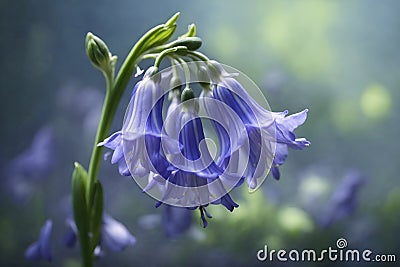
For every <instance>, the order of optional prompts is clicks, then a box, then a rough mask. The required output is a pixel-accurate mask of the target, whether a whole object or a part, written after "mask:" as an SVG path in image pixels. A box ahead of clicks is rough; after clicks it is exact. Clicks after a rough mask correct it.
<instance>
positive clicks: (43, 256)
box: [25, 220, 53, 261]
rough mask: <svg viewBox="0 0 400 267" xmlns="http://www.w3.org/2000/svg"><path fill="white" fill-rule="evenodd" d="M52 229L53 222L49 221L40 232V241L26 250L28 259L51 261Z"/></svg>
mask: <svg viewBox="0 0 400 267" xmlns="http://www.w3.org/2000/svg"><path fill="white" fill-rule="evenodd" d="M52 229H53V222H52V221H51V220H47V221H46V222H45V224H44V225H43V227H42V229H41V230H40V236H39V240H38V241H36V242H35V243H33V244H31V245H30V246H29V247H28V248H27V249H26V251H25V258H26V259H28V260H46V261H51V251H50V237H51V231H52Z"/></svg>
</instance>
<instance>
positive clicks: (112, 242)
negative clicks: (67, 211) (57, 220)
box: [64, 214, 136, 256]
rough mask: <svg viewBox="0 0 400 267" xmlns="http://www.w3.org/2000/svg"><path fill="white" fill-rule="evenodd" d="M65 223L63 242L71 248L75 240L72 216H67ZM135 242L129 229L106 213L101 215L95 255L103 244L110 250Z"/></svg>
mask: <svg viewBox="0 0 400 267" xmlns="http://www.w3.org/2000/svg"><path fill="white" fill-rule="evenodd" d="M66 225H67V227H68V232H67V233H66V234H65V236H64V244H65V245H66V246H67V247H69V248H72V247H74V246H75V244H76V241H77V228H76V224H75V222H74V220H73V219H72V218H67V220H66ZM135 243H136V238H135V237H134V236H133V235H132V234H131V233H130V232H129V230H128V229H127V228H126V227H125V226H124V225H123V224H122V223H120V222H119V221H117V220H115V219H114V218H112V217H111V216H109V215H108V214H104V215H103V222H102V225H101V237H100V244H99V246H98V248H97V253H95V254H96V255H97V256H100V255H101V254H102V249H101V247H103V246H105V247H107V248H108V249H109V250H111V251H115V252H117V251H122V250H124V249H125V248H126V247H128V246H133V245H134V244H135Z"/></svg>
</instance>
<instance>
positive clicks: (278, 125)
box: [212, 62, 310, 189]
mask: <svg viewBox="0 0 400 267" xmlns="http://www.w3.org/2000/svg"><path fill="white" fill-rule="evenodd" d="M213 64H214V66H215V68H214V70H213V72H212V79H213V83H214V86H213V87H212V97H213V98H215V99H216V100H218V101H221V102H223V103H225V104H226V105H228V106H229V107H230V108H231V109H232V110H233V111H234V112H235V113H236V114H237V115H238V116H239V118H240V123H241V124H244V125H245V128H246V135H247V139H248V142H249V143H248V146H245V147H243V148H245V149H246V150H248V154H247V158H246V157H245V158H240V159H237V160H238V161H239V162H240V161H243V160H245V161H247V163H248V164H245V165H246V166H247V168H246V170H245V171H244V172H243V176H244V177H245V178H246V180H247V183H248V186H249V187H250V188H251V189H254V188H256V187H257V186H258V184H259V183H258V182H257V179H260V178H261V179H263V177H264V176H265V175H266V173H267V172H268V170H269V168H270V167H272V168H271V172H272V174H273V176H274V177H275V178H276V179H279V170H278V168H277V167H278V166H279V165H282V164H283V162H284V161H285V159H286V156H287V154H288V153H287V148H288V147H290V148H293V149H303V148H305V147H307V146H309V144H310V142H309V141H307V140H306V139H304V138H296V136H295V134H294V133H293V131H294V129H295V128H297V127H298V126H299V125H301V124H302V123H304V121H305V119H306V115H307V111H308V110H304V111H302V112H300V113H297V114H294V115H291V116H288V117H285V116H286V115H287V111H285V112H281V113H275V112H271V111H269V110H266V109H264V108H263V107H261V106H260V105H259V104H258V103H257V102H256V101H255V100H254V99H253V98H252V97H251V96H250V95H249V94H248V93H247V91H246V90H245V89H244V88H243V86H242V85H241V84H240V83H239V82H238V81H237V80H236V79H235V78H234V77H233V75H231V74H228V73H227V72H226V71H225V70H224V69H223V68H222V66H221V65H220V64H219V63H215V62H214V63H213ZM237 123H238V122H237ZM239 128H240V127H239ZM216 131H220V130H219V129H216ZM236 138H239V137H236ZM239 143H240V142H239ZM235 153H236V154H239V153H240V151H239V150H238V151H233V152H232V153H231V155H229V157H228V158H226V160H231V159H232V157H233V156H235ZM235 157H239V156H238V155H236V156H235ZM239 165H240V164H238V166H239Z"/></svg>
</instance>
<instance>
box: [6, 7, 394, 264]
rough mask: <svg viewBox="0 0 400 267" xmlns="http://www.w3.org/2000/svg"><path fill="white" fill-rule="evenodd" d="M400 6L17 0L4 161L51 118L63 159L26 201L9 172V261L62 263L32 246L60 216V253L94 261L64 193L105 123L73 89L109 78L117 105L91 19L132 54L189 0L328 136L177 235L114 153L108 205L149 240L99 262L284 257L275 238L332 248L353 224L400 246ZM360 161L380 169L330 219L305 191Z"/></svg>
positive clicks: (311, 127) (9, 29)
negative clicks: (66, 238) (94, 56)
mask: <svg viewBox="0 0 400 267" xmlns="http://www.w3.org/2000/svg"><path fill="white" fill-rule="evenodd" d="M399 10H400V2H399V1H395V0H393V1H389V0H383V1H372V0H365V1H362V0H358V1H357V0H349V1H345V0H342V1H303V0H298V1H265V0H252V1H243V0H242V1H231V0H220V1H212V0H203V1H193V0H192V1H179V0H168V1H155V0H149V1H134V0H120V1H105V0H99V1H92V0H88V1H77V0H68V1H50V0H40V1H32V0H31V1H28V0H21V1H10V0H1V1H0V27H1V31H0V40H1V42H0V51H1V61H0V70H1V76H0V107H1V113H0V122H1V125H2V128H1V131H0V137H1V138H0V140H2V146H1V153H0V167H2V168H3V169H6V168H5V167H4V166H7V164H8V163H9V162H10V161H11V160H12V159H13V158H15V157H17V155H18V154H19V153H21V151H23V150H24V149H26V148H27V147H28V146H29V145H30V143H31V142H32V138H33V136H34V134H35V133H36V132H37V130H38V129H40V128H41V127H42V126H44V125H50V127H52V129H54V132H55V136H56V140H57V145H56V151H57V164H56V168H55V169H54V170H53V171H52V172H51V173H50V174H49V175H48V177H43V179H38V180H37V181H35V188H34V191H33V193H32V194H31V195H30V196H29V197H28V198H26V199H24V200H23V201H16V200H15V198H14V197H13V195H12V193H11V189H10V188H9V187H8V186H7V183H6V182H5V181H9V180H10V179H13V177H12V174H8V173H7V172H4V171H3V172H2V173H1V183H2V185H1V196H0V200H1V202H0V265H1V266H50V265H49V264H48V263H42V262H33V263H32V262H27V261H25V260H24V259H23V254H24V250H25V248H26V247H27V246H28V245H29V244H30V243H31V242H33V241H34V240H35V239H36V238H37V235H38V232H39V230H40V227H41V225H42V224H43V223H44V221H45V220H46V218H49V217H50V218H52V219H53V221H54V224H55V228H54V233H53V236H52V243H53V254H54V261H53V263H52V265H53V266H65V267H73V266H78V264H79V251H78V249H77V248H75V249H73V250H68V249H66V248H64V247H63V245H62V236H63V233H64V232H65V227H64V219H65V217H66V216H67V213H65V212H61V211H60V210H63V208H60V207H63V206H65V203H66V202H68V194H69V187H70V186H69V184H70V174H71V173H72V166H73V165H72V163H73V161H79V162H81V163H82V164H83V165H86V166H87V164H88V160H89V153H90V148H91V146H92V142H93V138H94V131H93V129H92V128H93V127H92V128H90V127H89V130H87V129H86V128H84V127H83V120H82V117H80V116H76V115H74V114H73V112H72V111H70V112H69V111H68V109H66V107H65V106H62V105H61V104H60V103H63V102H62V99H63V98H64V97H65V94H63V92H65V90H66V88H73V90H72V92H75V93H76V94H80V92H81V90H85V92H87V91H90V92H95V93H94V95H97V96H100V97H98V101H94V100H93V101H91V102H90V103H89V104H90V105H92V104H93V105H94V106H98V105H100V104H101V98H102V94H103V92H104V84H103V78H102V76H101V74H100V73H99V72H98V71H97V70H96V69H94V68H93V67H92V66H91V64H90V63H89V61H88V60H87V58H86V55H85V51H84V37H85V34H86V32H88V31H92V32H93V33H95V34H97V35H99V36H100V37H101V38H103V40H105V41H106V42H107V44H108V46H109V47H110V50H111V51H112V53H113V54H116V55H118V56H119V59H120V60H119V61H118V63H119V64H120V63H121V61H122V59H123V58H124V57H125V55H127V53H128V51H129V49H130V48H131V46H132V44H133V43H134V42H135V41H136V40H137V39H138V38H139V36H140V35H141V34H143V33H144V32H145V31H146V30H148V29H149V28H150V27H152V26H153V25H156V24H159V23H161V22H163V21H165V20H166V19H167V18H169V17H170V16H171V15H172V14H174V13H175V12H177V11H181V17H180V19H179V21H178V30H177V32H178V33H179V32H184V31H185V30H186V26H187V25H188V24H190V23H193V22H194V23H195V24H196V25H197V28H198V35H199V36H200V37H201V38H202V39H203V42H204V45H203V47H202V48H201V51H203V52H204V53H205V54H207V55H208V56H209V57H210V58H214V59H216V60H218V61H221V62H223V63H224V64H227V65H230V66H233V67H235V68H237V69H239V70H241V71H242V72H244V73H246V74H247V75H248V76H249V77H250V78H251V79H253V80H254V81H255V82H256V83H257V84H258V85H259V86H260V88H261V89H262V90H263V93H264V94H265V96H266V97H267V99H268V102H269V104H270V106H271V108H272V110H274V111H282V110H285V109H289V111H290V112H291V113H294V112H297V111H300V110H302V109H304V108H309V109H310V112H309V118H308V120H307V121H306V123H305V125H304V126H302V127H301V128H299V129H298V130H297V131H296V133H297V134H298V136H305V137H307V138H308V139H309V140H310V141H311V143H312V145H311V147H310V148H308V149H306V150H305V151H302V152H299V151H290V155H289V157H288V160H287V162H286V163H285V165H284V166H283V167H282V168H281V180H280V181H278V182H277V181H275V180H273V179H270V178H268V179H267V180H266V181H265V183H264V185H263V187H262V189H261V190H258V191H257V192H256V193H254V194H249V193H248V192H247V191H244V190H243V191H242V192H237V193H236V194H235V195H234V196H235V199H236V200H237V202H238V203H239V205H240V208H239V209H237V210H235V211H234V212H233V214H229V212H227V211H225V210H224V209H223V208H222V207H212V208H210V212H211V213H212V214H213V217H214V218H213V219H211V220H210V225H209V227H208V228H207V229H202V228H201V225H200V219H199V218H198V216H197V214H196V216H195V218H194V221H193V227H192V229H190V231H189V232H188V233H186V234H185V235H184V236H182V237H181V238H180V239H178V240H169V239H167V238H166V237H165V235H164V233H163V231H162V228H161V227H160V226H159V225H156V226H155V227H154V228H152V229H145V227H143V225H142V224H141V223H140V221H141V218H142V219H143V216H145V215H148V214H161V210H159V209H155V208H154V207H153V205H154V201H153V200H152V199H150V198H149V197H147V196H146V195H144V194H142V193H141V192H140V190H139V188H138V187H137V186H136V184H135V183H134V182H133V181H132V180H131V179H129V178H127V177H120V176H119V174H118V172H117V170H116V168H115V167H114V166H111V165H110V164H109V162H104V163H103V164H102V165H103V166H102V169H101V172H100V179H101V180H102V182H103V183H104V187H105V200H106V203H105V206H106V209H107V211H108V212H109V213H110V214H111V215H113V216H114V217H116V218H117V219H119V220H121V221H123V222H124V224H125V225H126V226H127V227H128V228H129V229H130V230H131V232H132V233H133V234H134V235H135V236H136V237H137V240H138V241H137V244H136V246H134V247H132V248H128V249H126V250H125V251H124V252H122V253H111V252H109V253H107V255H106V257H105V258H103V259H101V260H99V261H98V262H97V266H111V265H113V266H189V265H190V266H228V265H229V266H245V265H246V266H252V265H267V264H268V265H269V266H274V265H275V264H277V262H273V263H266V262H264V263H259V262H258V261H257V259H256V252H257V251H258V250H259V249H261V248H262V247H263V246H264V245H265V244H268V246H270V247H271V248H274V249H279V248H285V249H291V248H299V249H304V248H315V249H316V250H320V249H324V248H327V247H328V246H335V242H336V240H337V239H338V238H340V237H345V238H346V239H347V241H348V242H349V246H350V247H351V248H359V249H365V248H369V249H371V250H373V251H374V252H376V253H387V254H389V253H391V254H396V255H397V259H398V260H400V241H399V239H398V236H399V234H398V231H399V229H400V221H399V219H398V217H399V213H400V183H399V178H398V171H399V158H400V152H399V149H400V143H399V141H398V138H399V136H400V124H399V123H400V117H399V113H397V112H398V111H399V104H400V100H399V99H400V98H399V92H400V90H399V89H400V88H399V87H400V53H399V47H400V30H399V29H400V16H399V15H398V14H399ZM135 81H136V80H135V79H133V80H132V84H131V86H132V85H133V83H134V82H135ZM127 91H129V90H127ZM68 92H71V91H68ZM95 100H96V98H95ZM128 100H129V92H127V93H126V97H124V99H123V101H122V103H121V105H120V109H119V111H118V113H117V116H116V119H115V122H114V126H113V130H117V129H118V127H120V124H121V122H122V119H123V114H124V110H125V107H126V105H127V102H128ZM71 114H72V115H71ZM85 129H86V130H85ZM90 129H92V130H90ZM349 170H357V171H358V172H360V173H361V174H362V176H363V177H366V183H365V184H364V186H363V187H362V189H361V190H360V192H359V193H360V194H359V201H358V206H357V209H356V211H355V212H354V213H353V214H352V215H350V216H348V217H346V218H344V219H342V220H340V221H338V222H337V223H335V224H334V225H333V226H331V227H329V228H322V227H320V226H319V225H318V223H317V222H316V221H315V219H314V218H313V216H311V215H310V213H309V212H308V210H307V207H308V208H310V205H311V209H312V208H316V209H317V210H319V211H321V212H322V211H323V210H324V206H323V204H322V203H321V202H320V201H315V202H312V203H308V204H307V205H308V206H307V205H305V202H307V201H306V200H307V198H308V197H309V196H310V194H317V195H318V196H319V197H321V199H323V198H324V197H325V196H327V195H329V194H330V192H332V191H333V190H334V188H335V187H336V186H337V184H339V183H340V181H341V179H342V178H343V177H344V176H345V175H346V173H348V171H349ZM33 171H34V170H33ZM3 181H4V183H3ZM305 199H306V200H305ZM313 206H315V207H313ZM313 264H314V263H302V264H301V263H297V265H304V266H313ZM359 264H360V265H361V266H362V265H366V266H369V265H370V264H368V263H359ZM281 265H282V266H286V265H287V266H294V265H293V263H287V264H284V263H281ZM314 265H317V264H316V263H315V264H314ZM324 265H325V266H328V265H332V266H333V265H335V266H352V265H354V263H344V262H336V263H335V262H325V263H324ZM384 266H391V264H390V263H385V264H384ZM393 266H394V265H393Z"/></svg>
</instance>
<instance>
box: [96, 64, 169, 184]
mask: <svg viewBox="0 0 400 267" xmlns="http://www.w3.org/2000/svg"><path fill="white" fill-rule="evenodd" d="M156 71H157V69H155V68H149V69H148V70H147V71H146V73H145V75H144V77H143V80H141V81H140V82H138V83H137V84H136V85H135V87H134V89H133V92H132V97H131V101H130V104H129V107H128V110H127V113H126V117H125V120H124V123H123V126H122V130H121V131H118V132H116V133H114V134H112V135H111V136H110V137H108V138H107V139H105V140H104V141H103V142H101V143H99V144H98V145H99V146H101V145H104V146H105V147H108V148H110V149H113V150H114V153H113V155H112V158H111V162H112V163H118V164H119V172H120V173H121V174H122V175H126V176H128V175H133V176H138V177H142V176H144V175H146V174H148V173H149V172H150V171H153V172H155V173H160V174H163V175H168V171H167V167H168V162H167V161H166V159H165V158H164V156H163V155H162V154H161V153H160V141H161V130H162V127H163V120H162V107H163V99H164V90H163V89H162V88H161V86H160V76H161V75H160V74H155V72H156Z"/></svg>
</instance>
